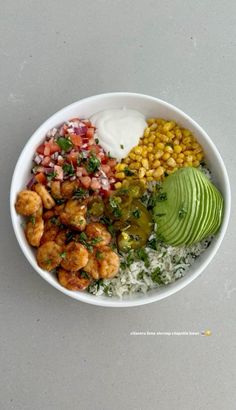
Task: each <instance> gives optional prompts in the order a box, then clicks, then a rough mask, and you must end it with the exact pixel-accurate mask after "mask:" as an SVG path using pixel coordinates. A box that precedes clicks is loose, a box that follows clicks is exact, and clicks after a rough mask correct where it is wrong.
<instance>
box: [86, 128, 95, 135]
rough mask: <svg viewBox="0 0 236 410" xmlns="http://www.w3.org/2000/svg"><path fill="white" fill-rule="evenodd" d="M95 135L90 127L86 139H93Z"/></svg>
mask: <svg viewBox="0 0 236 410" xmlns="http://www.w3.org/2000/svg"><path fill="white" fill-rule="evenodd" d="M93 135H94V128H92V127H89V128H88V129H87V133H86V137H88V138H93Z"/></svg>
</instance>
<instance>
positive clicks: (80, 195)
mask: <svg viewBox="0 0 236 410" xmlns="http://www.w3.org/2000/svg"><path fill="white" fill-rule="evenodd" d="M88 194H89V193H88V191H87V190H86V189H84V188H77V189H76V190H75V191H74V193H73V198H74V199H84V198H86V197H87V196H88Z"/></svg>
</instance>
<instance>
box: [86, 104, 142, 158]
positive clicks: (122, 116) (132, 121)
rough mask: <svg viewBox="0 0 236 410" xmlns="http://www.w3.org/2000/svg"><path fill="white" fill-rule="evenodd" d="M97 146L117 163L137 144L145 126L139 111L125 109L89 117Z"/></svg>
mask: <svg viewBox="0 0 236 410" xmlns="http://www.w3.org/2000/svg"><path fill="white" fill-rule="evenodd" d="M90 121H91V122H92V124H93V125H95V127H96V134H97V137H98V139H99V144H100V145H101V146H102V148H103V149H104V150H105V151H106V152H109V153H110V155H111V156H112V157H114V158H116V159H118V160H119V161H120V160H121V159H122V158H124V157H126V156H127V155H128V153H129V151H130V150H131V149H132V148H133V147H134V146H135V145H137V144H138V142H139V138H140V137H142V135H143V132H144V129H145V128H146V126H147V123H146V121H145V117H144V115H143V114H141V113H140V112H139V111H136V110H130V109H126V108H122V109H111V110H105V111H100V112H98V113H96V114H93V115H92V116H91V117H90Z"/></svg>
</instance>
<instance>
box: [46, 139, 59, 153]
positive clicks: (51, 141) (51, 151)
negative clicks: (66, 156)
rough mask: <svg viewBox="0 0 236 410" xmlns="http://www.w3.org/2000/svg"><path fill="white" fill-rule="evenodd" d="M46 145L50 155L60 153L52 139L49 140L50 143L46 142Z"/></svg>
mask: <svg viewBox="0 0 236 410" xmlns="http://www.w3.org/2000/svg"><path fill="white" fill-rule="evenodd" d="M48 145H49V147H50V154H54V153H55V152H60V151H61V148H60V147H59V145H57V143H56V142H55V141H54V139H53V138H51V139H50V141H48Z"/></svg>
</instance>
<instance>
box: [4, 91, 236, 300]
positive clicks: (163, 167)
mask: <svg viewBox="0 0 236 410" xmlns="http://www.w3.org/2000/svg"><path fill="white" fill-rule="evenodd" d="M10 202H11V204H10V206H11V216H12V222H13V227H14V231H15V234H16V237H17V240H18V242H19V244H20V247H21V249H22V251H23V252H24V254H25V256H26V257H27V259H28V260H29V262H30V263H31V265H32V267H33V268H34V269H35V270H36V271H37V272H38V273H39V274H40V275H41V276H42V277H43V278H44V279H45V280H47V281H48V282H49V283H50V284H51V285H53V286H54V287H55V288H57V289H59V290H60V291H62V292H63V293H65V294H67V295H69V296H71V297H73V298H75V299H78V300H81V301H84V302H87V303H91V304H95V305H101V306H114V307H125V306H136V305H142V304H146V303H150V302H153V301H157V300H160V299H162V298H165V297H167V296H169V295H171V294H173V293H175V292H176V291H178V290H180V289H182V288H183V287H185V286H186V285H187V284H188V283H190V282H191V281H192V280H193V279H195V278H196V277H197V276H198V275H199V274H200V273H201V272H202V271H203V270H204V269H205V267H206V266H207V265H208V263H209V262H210V261H211V259H212V258H213V256H214V255H215V253H216V251H217V250H218V248H219V246H220V243H221V241H222V239H223V237H224V234H225V231H226V228H227V224H228V219H229V213H230V187H229V181H228V176H227V172H226V169H225V166H224V163H223V161H222V159H221V157H220V155H219V153H218V151H217V149H216V147H215V145H214V144H213V142H212V141H211V140H210V138H209V136H208V135H207V134H206V132H205V131H204V130H203V129H202V128H201V127H200V126H199V125H198V124H197V123H196V122H195V121H193V120H192V119H191V118H190V117H188V116H187V115H186V114H184V113H183V112H182V111H180V110H179V109H177V108H175V107H174V106H172V105H170V104H168V103H166V102H164V101H161V100H159V99H157V98H154V97H150V96H145V95H141V94H134V93H110V94H102V95H97V96H94V97H89V98H86V99H83V100H81V101H78V102H76V103H74V104H71V105H69V106H67V107H65V108H63V109H62V110H60V111H59V112H57V113H56V114H55V115H53V116H52V117H50V118H49V119H48V120H47V121H46V122H45V123H44V124H43V125H42V126H41V127H39V128H38V130H37V131H36V132H35V133H34V134H33V136H32V137H31V138H30V139H29V141H28V142H27V144H26V145H25V147H24V149H23V151H22V153H21V155H20V157H19V160H18V162H17V165H16V168H15V171H14V175H13V179H12V185H11V195H10Z"/></svg>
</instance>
